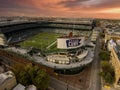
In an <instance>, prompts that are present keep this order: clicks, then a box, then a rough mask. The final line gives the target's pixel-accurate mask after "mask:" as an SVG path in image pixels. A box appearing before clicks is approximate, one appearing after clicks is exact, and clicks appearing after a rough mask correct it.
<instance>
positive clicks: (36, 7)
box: [0, 0, 120, 17]
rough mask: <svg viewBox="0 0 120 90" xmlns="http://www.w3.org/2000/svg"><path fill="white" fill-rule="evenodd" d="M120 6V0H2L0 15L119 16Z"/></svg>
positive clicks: (0, 2) (0, 1)
mask: <svg viewBox="0 0 120 90" xmlns="http://www.w3.org/2000/svg"><path fill="white" fill-rule="evenodd" d="M119 8H120V1H119V0H0V15H26V16H58V17H94V16H95V17H97V16H98V17H100V16H101V17H104V16H105V17H107V14H109V12H110V13H111V14H110V15H113V16H117V17H118V16H119V13H117V12H118V11H119ZM116 9H117V10H116ZM113 10H115V12H113ZM119 17H120V16H119Z"/></svg>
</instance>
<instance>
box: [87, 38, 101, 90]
mask: <svg viewBox="0 0 120 90" xmlns="http://www.w3.org/2000/svg"><path fill="white" fill-rule="evenodd" d="M99 51H100V40H99V37H98V38H97V42H96V47H95V56H94V60H93V62H92V69H91V78H90V86H89V88H88V90H101V81H100V80H101V79H100V76H99V72H100V59H99Z"/></svg>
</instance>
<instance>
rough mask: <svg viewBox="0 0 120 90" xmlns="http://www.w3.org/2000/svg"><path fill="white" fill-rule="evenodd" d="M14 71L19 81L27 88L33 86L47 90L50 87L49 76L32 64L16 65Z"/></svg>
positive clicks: (39, 89)
mask: <svg viewBox="0 0 120 90" xmlns="http://www.w3.org/2000/svg"><path fill="white" fill-rule="evenodd" d="M12 71H13V72H14V73H15V76H16V78H17V81H18V82H19V83H21V84H23V85H25V86H28V85H31V84H33V85H35V86H36V87H37V89H38V90H45V89H46V88H47V87H48V85H49V76H48V74H47V73H46V72H45V71H44V70H42V69H40V68H39V67H37V66H33V65H32V64H28V65H23V64H15V65H14V66H13V67H12Z"/></svg>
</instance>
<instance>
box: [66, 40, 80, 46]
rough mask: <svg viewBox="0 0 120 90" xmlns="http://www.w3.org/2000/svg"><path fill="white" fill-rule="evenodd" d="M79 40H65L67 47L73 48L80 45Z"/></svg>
mask: <svg viewBox="0 0 120 90" xmlns="http://www.w3.org/2000/svg"><path fill="white" fill-rule="evenodd" d="M80 41H81V39H70V40H66V44H67V47H75V46H79V45H80Z"/></svg>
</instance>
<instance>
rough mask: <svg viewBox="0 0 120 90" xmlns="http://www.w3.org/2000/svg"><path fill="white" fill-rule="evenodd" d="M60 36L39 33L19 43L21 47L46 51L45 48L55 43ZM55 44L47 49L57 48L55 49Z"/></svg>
mask: <svg viewBox="0 0 120 90" xmlns="http://www.w3.org/2000/svg"><path fill="white" fill-rule="evenodd" d="M60 35H62V34H57V33H50V32H41V33H39V34H37V35H35V36H33V37H31V38H28V39H27V40H25V41H23V42H21V43H20V45H21V46H22V47H26V48H29V47H34V48H38V49H41V50H46V49H48V48H47V47H49V46H50V45H51V44H52V43H54V42H56V40H57V37H59V36H60ZM56 45H57V43H55V44H54V45H51V47H49V49H51V48H52V49H54V48H57V47H56Z"/></svg>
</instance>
